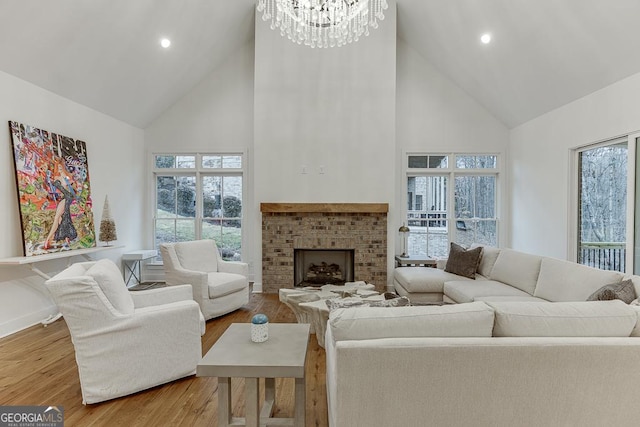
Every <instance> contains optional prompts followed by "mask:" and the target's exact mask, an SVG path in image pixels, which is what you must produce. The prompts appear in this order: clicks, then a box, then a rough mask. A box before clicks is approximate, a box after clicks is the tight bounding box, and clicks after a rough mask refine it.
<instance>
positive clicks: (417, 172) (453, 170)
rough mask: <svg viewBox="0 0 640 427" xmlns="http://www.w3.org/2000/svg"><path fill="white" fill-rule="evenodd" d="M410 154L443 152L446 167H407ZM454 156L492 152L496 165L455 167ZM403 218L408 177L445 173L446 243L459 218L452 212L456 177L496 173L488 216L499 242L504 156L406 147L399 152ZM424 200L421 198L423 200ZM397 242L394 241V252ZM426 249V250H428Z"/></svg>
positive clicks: (404, 216) (430, 154) (452, 234)
mask: <svg viewBox="0 0 640 427" xmlns="http://www.w3.org/2000/svg"><path fill="white" fill-rule="evenodd" d="M410 156H446V157H447V167H446V168H409V157H410ZM456 156H495V158H496V167H495V168H493V169H487V168H482V169H463V168H457V167H456V164H455V160H456ZM402 159H403V160H402V177H403V179H402V191H401V194H402V200H401V206H402V213H401V215H402V221H403V222H406V221H407V216H408V210H409V209H408V200H407V191H408V188H407V183H408V179H409V178H410V177H416V176H446V177H447V180H448V186H449V189H448V194H447V247H449V245H450V244H451V239H452V237H453V236H454V233H455V226H456V221H457V219H458V218H456V216H455V177H456V176H464V175H468V176H478V175H487V176H495V177H496V189H495V191H496V206H495V218H492V219H491V220H495V221H496V234H497V235H496V241H497V245H498V246H499V247H500V246H502V241H503V240H502V239H504V237H503V236H504V235H505V231H504V224H503V221H502V219H501V217H502V215H501V213H502V209H503V206H502V196H501V195H502V180H501V176H502V175H503V170H502V168H503V156H502V155H501V153H497V152H464V151H460V152H458V151H456V152H431V151H410V152H409V151H407V152H403V156H402ZM424 203H426V201H423V204H424ZM399 247H400V246H399V245H396V252H397V253H400V252H398V248H399ZM427 251H428V249H427ZM427 253H428V252H427Z"/></svg>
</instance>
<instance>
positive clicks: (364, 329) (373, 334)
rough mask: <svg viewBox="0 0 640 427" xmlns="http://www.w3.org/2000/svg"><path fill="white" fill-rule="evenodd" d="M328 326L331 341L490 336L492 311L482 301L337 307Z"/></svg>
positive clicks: (330, 317)
mask: <svg viewBox="0 0 640 427" xmlns="http://www.w3.org/2000/svg"><path fill="white" fill-rule="evenodd" d="M329 327H330V328H331V333H332V336H333V339H334V340H335V341H342V340H366V339H376V338H394V337H405V338H406V337H490V336H491V332H492V329H493V310H492V309H491V308H490V307H489V306H488V305H486V304H485V303H483V302H474V303H471V304H452V305H443V306H418V307H390V308H384V307H356V308H340V309H337V310H334V311H332V312H331V314H330V315H329Z"/></svg>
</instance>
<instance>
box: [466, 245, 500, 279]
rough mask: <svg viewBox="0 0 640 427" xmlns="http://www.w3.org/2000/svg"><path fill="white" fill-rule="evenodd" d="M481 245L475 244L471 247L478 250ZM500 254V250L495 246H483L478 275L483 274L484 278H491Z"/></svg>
mask: <svg viewBox="0 0 640 427" xmlns="http://www.w3.org/2000/svg"><path fill="white" fill-rule="evenodd" d="M479 246H482V245H479V244H477V243H474V244H472V245H471V246H470V248H471V249H473V248H477V247H479ZM499 254H500V249H498V248H494V247H493V246H482V255H481V256H480V264H478V274H481V275H482V276H484V277H491V270H492V269H493V266H494V265H495V263H496V260H497V259H498V255H499Z"/></svg>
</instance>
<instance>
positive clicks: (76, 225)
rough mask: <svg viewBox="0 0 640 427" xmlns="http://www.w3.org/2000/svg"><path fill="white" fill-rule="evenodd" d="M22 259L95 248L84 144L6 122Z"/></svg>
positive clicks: (27, 126)
mask: <svg viewBox="0 0 640 427" xmlns="http://www.w3.org/2000/svg"><path fill="white" fill-rule="evenodd" d="M9 129H10V132H11V139H12V143H13V159H14V164H15V172H16V183H17V187H18V203H19V205H20V221H21V224H22V235H23V237H24V255H25V256H32V255H42V254H46V253H51V252H59V251H67V250H74V249H84V248H91V247H94V246H96V234H95V228H94V222H93V212H92V211H91V186H90V184H89V167H88V164H87V150H86V144H85V143H84V142H83V141H79V140H74V139H72V138H69V137H67V136H62V135H57V134H55V133H51V132H47V131H46V130H42V129H38V128H36V127H33V126H29V125H24V124H21V123H17V122H13V121H10V122H9Z"/></svg>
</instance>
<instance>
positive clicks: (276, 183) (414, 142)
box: [145, 5, 508, 282]
mask: <svg viewBox="0 0 640 427" xmlns="http://www.w3.org/2000/svg"><path fill="white" fill-rule="evenodd" d="M254 49H255V50H254ZM254 87H255V88H254ZM254 111H255V112H254ZM254 140H255V144H254ZM507 142H508V130H507V128H506V127H505V126H504V125H502V124H501V123H500V122H499V121H497V120H496V119H495V118H494V117H493V116H491V115H490V114H489V113H488V112H487V111H486V110H485V109H484V108H483V107H482V106H481V105H479V104H478V103H477V102H476V101H474V100H473V99H472V98H470V97H469V96H468V95H467V94H466V93H465V92H463V91H462V90H461V89H459V88H458V87H457V86H455V85H454V84H453V83H452V82H451V81H449V80H448V79H447V78H446V77H444V76H443V75H442V74H440V73H439V72H438V71H437V70H436V69H435V68H433V67H432V66H431V65H430V64H429V63H428V62H427V61H425V60H424V58H422V57H421V56H420V55H419V54H418V53H417V52H416V51H415V50H413V49H412V48H411V47H410V46H408V45H407V44H406V43H405V42H404V41H403V40H397V39H396V30H395V5H394V6H390V10H389V13H387V17H386V19H385V20H384V21H383V22H381V23H380V27H379V28H378V29H376V30H374V31H372V32H371V34H370V36H369V37H366V38H363V39H361V40H360V41H358V42H357V43H356V44H354V45H351V46H344V47H341V48H339V49H336V48H334V49H330V50H320V49H310V48H308V47H305V46H298V45H295V44H293V43H292V42H290V41H289V40H287V39H285V38H282V37H281V36H280V34H279V32H277V31H272V30H271V29H269V25H268V24H266V23H265V22H263V21H262V20H261V19H257V20H256V42H255V45H254V43H250V44H248V45H246V46H244V47H243V49H241V50H240V51H238V52H236V53H235V54H234V55H233V56H232V57H230V58H229V59H228V60H227V61H226V62H225V63H224V64H222V65H221V66H219V67H218V68H217V69H215V70H213V71H212V72H211V74H210V75H209V76H208V77H207V78H206V79H205V80H204V81H203V82H202V83H200V84H199V85H198V86H196V87H195V88H194V89H193V90H192V91H191V92H189V93H188V94H186V95H185V96H184V98H183V99H181V100H180V101H179V102H178V103H176V104H175V105H174V106H172V107H171V108H170V109H169V110H167V111H166V112H165V113H164V114H163V115H162V116H160V117H159V118H158V119H156V120H155V121H154V122H153V124H151V125H150V126H149V127H148V128H147V129H145V145H146V150H147V154H148V156H150V153H152V152H154V151H156V152H159V151H191V152H195V151H216V150H221V151H233V150H242V151H244V150H247V151H248V174H247V175H248V176H247V179H246V181H247V183H248V184H249V185H248V186H247V190H248V193H247V195H246V196H247V206H246V207H245V208H246V209H245V214H246V215H247V216H246V218H245V223H244V232H245V237H246V240H245V245H244V248H245V249H244V251H243V256H244V257H245V261H248V262H249V263H250V265H251V272H252V274H253V273H255V276H254V279H255V280H257V281H258V282H259V281H260V275H261V237H260V229H261V214H260V205H259V204H260V202H274V201H292V202H387V203H389V204H390V212H389V234H388V239H389V247H388V250H389V253H390V254H393V253H395V251H396V244H397V242H396V239H397V232H396V230H397V228H398V226H399V224H400V222H401V219H400V216H399V215H400V213H401V212H400V209H399V206H401V205H400V198H401V194H402V192H401V191H399V189H400V188H403V187H402V185H403V184H402V183H403V180H402V178H401V171H402V165H401V157H402V153H403V152H404V151H410V150H433V151H477V152H486V151H490V152H499V153H504V151H505V149H506V146H507ZM303 165H304V166H306V167H307V172H308V173H307V174H302V173H300V172H301V168H302V166H303ZM320 166H324V167H325V173H324V174H320V173H319V167H320ZM147 184H148V186H149V187H148V188H153V187H152V185H153V182H152V181H148V182H147ZM254 188H255V194H254V193H253V192H252V190H253V189H254ZM149 193H150V192H149ZM148 216H149V218H150V216H151V212H148ZM147 228H148V229H149V230H150V227H147ZM147 239H148V240H149V244H151V243H152V236H150V235H148V236H147ZM392 262H393V257H392V256H390V257H389V271H390V272H391V269H392V268H393V265H392ZM389 277H391V276H390V275H389Z"/></svg>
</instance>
